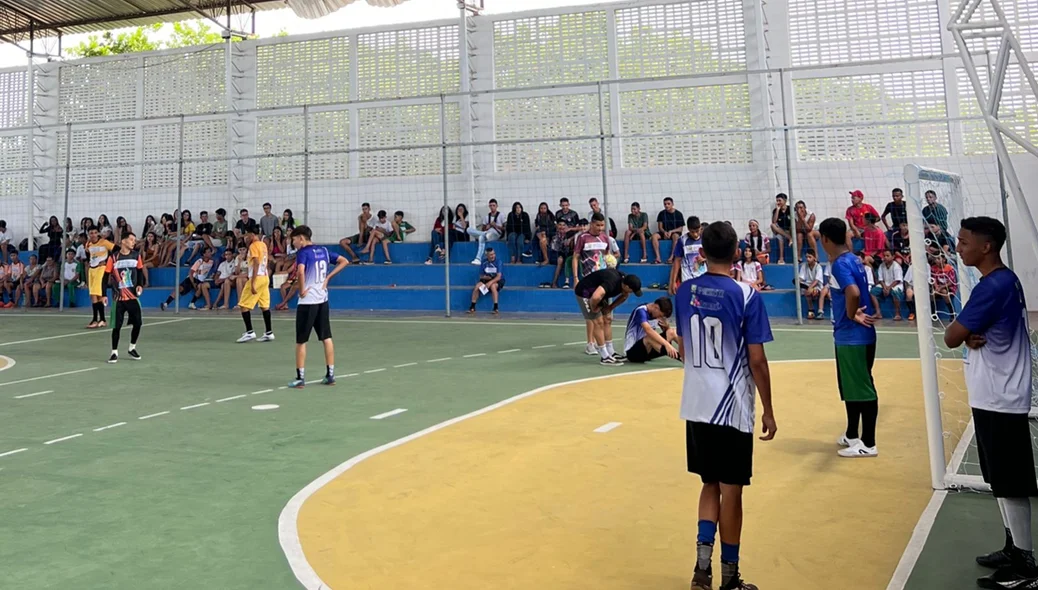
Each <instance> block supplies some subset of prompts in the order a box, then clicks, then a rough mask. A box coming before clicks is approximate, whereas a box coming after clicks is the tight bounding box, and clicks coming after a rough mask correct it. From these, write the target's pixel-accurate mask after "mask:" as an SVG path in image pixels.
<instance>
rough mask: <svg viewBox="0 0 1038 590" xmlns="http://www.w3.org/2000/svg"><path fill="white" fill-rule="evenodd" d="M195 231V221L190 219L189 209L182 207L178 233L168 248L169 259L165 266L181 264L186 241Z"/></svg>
mask: <svg viewBox="0 0 1038 590" xmlns="http://www.w3.org/2000/svg"><path fill="white" fill-rule="evenodd" d="M194 233H195V222H194V220H193V219H191V211H190V210H188V209H184V210H183V211H182V212H181V213H180V234H179V235H178V236H177V238H176V239H175V240H174V241H173V244H172V246H170V249H169V259H168V262H167V263H166V265H167V266H177V265H179V264H181V262H182V261H181V260H180V257H181V256H183V253H184V250H185V248H186V246H187V243H188V242H189V241H190V240H191V236H193V235H194Z"/></svg>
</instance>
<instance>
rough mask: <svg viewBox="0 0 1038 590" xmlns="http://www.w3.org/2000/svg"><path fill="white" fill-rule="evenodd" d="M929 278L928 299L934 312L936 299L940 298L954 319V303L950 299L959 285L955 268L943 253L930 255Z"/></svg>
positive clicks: (935, 310) (935, 311)
mask: <svg viewBox="0 0 1038 590" xmlns="http://www.w3.org/2000/svg"><path fill="white" fill-rule="evenodd" d="M930 279H931V285H932V287H931V289H930V301H931V302H932V303H933V310H934V313H937V300H938V299H940V300H942V301H944V304H945V305H947V306H948V313H949V315H951V319H952V320H955V305H954V303H953V302H952V299H953V298H954V297H955V294H956V293H957V292H958V290H959V285H958V281H957V280H956V278H955V269H954V268H952V266H951V265H950V264H948V262H947V259H946V258H945V257H944V255H943V254H935V255H933V256H931V257H930Z"/></svg>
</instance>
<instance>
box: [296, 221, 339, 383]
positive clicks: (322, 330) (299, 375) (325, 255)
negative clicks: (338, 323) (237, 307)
mask: <svg viewBox="0 0 1038 590" xmlns="http://www.w3.org/2000/svg"><path fill="white" fill-rule="evenodd" d="M311 238H313V232H311V231H310V228H309V227H307V226H305V225H300V226H298V227H296V228H295V229H293V230H292V246H293V247H294V248H295V249H296V250H297V252H296V276H298V277H300V280H301V281H302V283H301V284H300V287H299V304H298V306H297V307H296V378H295V379H294V380H293V381H292V382H291V383H289V384H288V386H289V387H294V388H297V389H300V388H302V387H304V386H305V385H306V374H305V373H306V343H307V341H308V340H310V333H311V332H317V339H318V340H320V341H321V343H322V344H323V345H324V361H325V365H326V366H327V369H326V372H325V374H324V378H323V379H321V383H323V384H325V385H335V346H334V345H333V344H332V326H331V320H330V318H329V317H328V281H330V280H331V278H332V277H334V276H335V275H337V274H339V273H340V272H342V269H344V268H346V265H347V264H349V263H350V261H349V260H347V259H346V258H345V257H343V256H339V255H338V254H336V255H335V268H333V269H332V270H331V272H329V271H328V266H329V263H330V262H331V260H332V255H331V254H330V253H329V252H328V249H327V248H325V247H324V246H315V245H314V243H313V242H312V241H311Z"/></svg>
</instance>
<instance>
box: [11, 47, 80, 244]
mask: <svg viewBox="0 0 1038 590" xmlns="http://www.w3.org/2000/svg"><path fill="white" fill-rule="evenodd" d="M32 55H33V54H32V45H31V44H30V46H29V68H28V75H29V80H28V83H27V84H26V86H28V89H27V90H26V92H27V93H28V94H27V100H26V107H27V112H26V115H25V116H26V122H27V123H28V124H29V134H28V135H29V142H28V146H27V147H26V149H28V150H29V164H30V167H35V166H34V165H35V162H34V158H33V148H34V147H35V145H36V144H35V141H36V139H35V126H34V125H33V119H34V117H33V115H34V114H35V110H36V109H35V106H34V104H35V102H36V94H35V92H36V81H35V79H34V78H35V71H36V68H35V65H34V64H33V62H32ZM70 139H71V138H70ZM71 146H72V144H71V143H69V149H71ZM33 175H34V174H33V172H29V186H28V187H27V188H28V191H27V194H26V197H27V199H26V201H27V203H26V213H27V215H28V217H27V218H26V219H25V225H26V227H28V228H29V231H28V233H27V234H26V237H27V238H28V239H29V241H28V242H26V244H27V245H28V250H29V251H30V252H31V251H33V250H35V249H36V222H35V220H34V219H33V217H35V213H36V206H35V203H33V201H35V198H36V197H35V190H34V188H35V186H34V185H35V183H34V182H33ZM66 186H67V185H66ZM62 223H64V221H62ZM15 245H16V246H17V244H15Z"/></svg>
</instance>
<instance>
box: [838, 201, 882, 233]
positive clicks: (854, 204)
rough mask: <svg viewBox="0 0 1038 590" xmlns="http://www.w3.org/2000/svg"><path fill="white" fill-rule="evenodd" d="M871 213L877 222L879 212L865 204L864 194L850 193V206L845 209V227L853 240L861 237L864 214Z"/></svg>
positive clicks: (863, 227) (863, 228)
mask: <svg viewBox="0 0 1038 590" xmlns="http://www.w3.org/2000/svg"><path fill="white" fill-rule="evenodd" d="M866 213H871V214H873V215H875V216H876V219H877V220H879V212H878V211H876V208H875V207H873V206H872V205H869V204H868V203H866V202H865V193H863V192H861V191H851V206H850V207H847V214H846V217H847V227H849V228H850V230H851V235H852V236H853V237H855V238H860V237H862V232H863V231H864V230H865V214H866Z"/></svg>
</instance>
